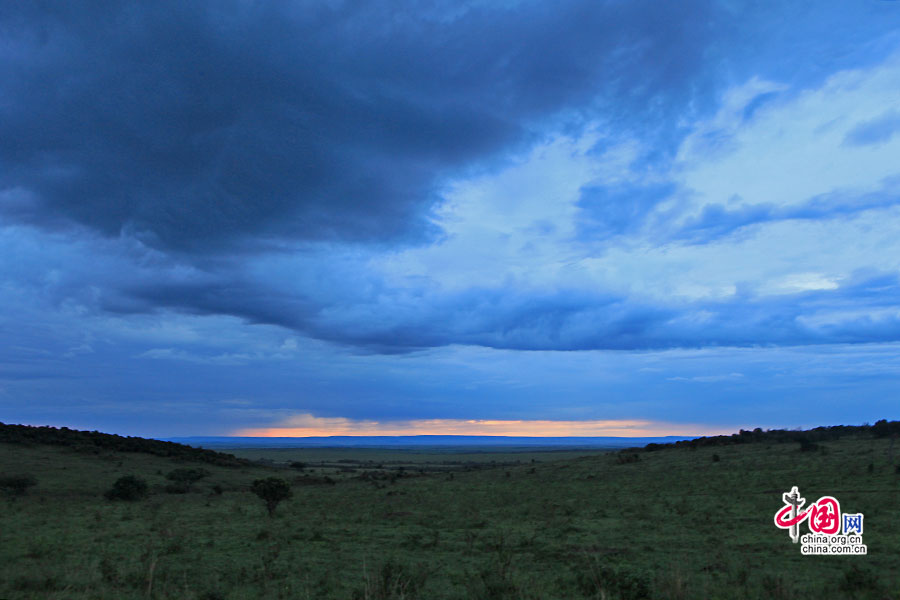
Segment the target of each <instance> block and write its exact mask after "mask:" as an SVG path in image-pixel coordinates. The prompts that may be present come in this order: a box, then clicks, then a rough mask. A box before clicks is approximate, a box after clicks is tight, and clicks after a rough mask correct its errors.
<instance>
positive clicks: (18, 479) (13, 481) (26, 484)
mask: <svg viewBox="0 0 900 600" xmlns="http://www.w3.org/2000/svg"><path fill="white" fill-rule="evenodd" d="M34 485H37V479H35V478H34V477H32V476H31V475H6V476H4V477H0V488H2V489H4V490H6V491H7V492H9V493H10V494H12V495H13V496H24V495H25V492H27V491H28V488H30V487H32V486H34Z"/></svg>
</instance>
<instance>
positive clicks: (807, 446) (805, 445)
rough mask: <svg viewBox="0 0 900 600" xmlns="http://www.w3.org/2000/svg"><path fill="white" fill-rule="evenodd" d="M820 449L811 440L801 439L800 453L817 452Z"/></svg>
mask: <svg viewBox="0 0 900 600" xmlns="http://www.w3.org/2000/svg"><path fill="white" fill-rule="evenodd" d="M818 449H819V445H818V444H816V443H815V442H812V441H810V440H809V438H801V439H800V452H815V451H817V450H818Z"/></svg>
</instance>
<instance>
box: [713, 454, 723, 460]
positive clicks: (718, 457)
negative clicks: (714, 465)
mask: <svg viewBox="0 0 900 600" xmlns="http://www.w3.org/2000/svg"><path fill="white" fill-rule="evenodd" d="M720 460H722V458H721V457H720V456H719V455H718V454H713V455H712V461H713V462H719V461H720Z"/></svg>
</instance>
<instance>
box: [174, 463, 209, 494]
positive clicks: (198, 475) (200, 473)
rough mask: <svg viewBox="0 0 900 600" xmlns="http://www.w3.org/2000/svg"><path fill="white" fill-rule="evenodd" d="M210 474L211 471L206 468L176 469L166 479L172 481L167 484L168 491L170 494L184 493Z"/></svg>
mask: <svg viewBox="0 0 900 600" xmlns="http://www.w3.org/2000/svg"><path fill="white" fill-rule="evenodd" d="M208 476H209V471H207V470H206V469H175V470H174V471H170V472H169V473H168V474H167V475H166V479H168V480H169V481H171V482H172V483H171V484H170V485H167V486H166V491H167V492H169V493H170V494H184V493H186V492H189V491H191V486H192V485H193V484H194V483H196V482H197V481H200V480H201V479H203V478H204V477H208Z"/></svg>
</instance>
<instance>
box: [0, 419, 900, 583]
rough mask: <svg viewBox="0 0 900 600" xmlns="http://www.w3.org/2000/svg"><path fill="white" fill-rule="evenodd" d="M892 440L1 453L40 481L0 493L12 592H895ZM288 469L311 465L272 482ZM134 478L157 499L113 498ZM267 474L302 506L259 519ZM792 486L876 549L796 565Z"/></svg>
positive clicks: (8, 466)
mask: <svg viewBox="0 0 900 600" xmlns="http://www.w3.org/2000/svg"><path fill="white" fill-rule="evenodd" d="M890 444H891V441H890V440H889V439H884V438H882V439H875V438H871V437H868V436H849V437H844V438H842V439H840V440H836V441H829V442H823V443H821V444H820V447H819V449H818V450H815V451H807V452H801V451H800V449H799V445H798V444H797V443H771V444H768V443H753V444H741V445H729V446H721V447H700V448H696V449H691V448H688V447H677V448H674V447H667V448H664V449H660V450H657V451H652V452H651V451H638V452H625V453H623V452H594V453H591V452H588V451H584V450H581V451H573V452H560V453H555V452H547V453H541V452H533V451H530V452H527V453H515V452H512V453H511V452H508V451H503V452H500V453H497V454H491V453H488V452H468V453H467V454H465V455H464V456H454V455H452V454H448V453H446V452H431V453H429V452H427V451H425V452H420V453H417V454H411V453H408V452H400V453H397V452H390V451H385V450H367V449H340V450H339V451H336V452H335V451H329V452H325V450H318V452H319V453H318V454H316V452H315V451H308V450H304V451H298V450H296V449H294V450H292V451H290V452H288V451H285V450H276V451H272V452H268V453H266V452H261V451H259V450H254V451H253V452H252V453H251V454H252V457H253V458H257V459H258V458H268V459H269V460H271V461H273V462H274V463H275V464H274V465H269V466H266V465H262V464H243V465H236V466H219V465H215V464H209V463H194V462H191V461H190V460H189V459H186V458H184V457H181V458H174V459H173V458H167V457H164V456H154V455H149V454H141V453H137V452H119V451H112V450H99V451H98V450H91V451H86V450H85V449H83V448H82V449H80V450H78V449H72V448H67V447H58V446H46V445H41V444H11V443H0V474H15V473H29V474H31V475H33V476H34V477H35V478H36V479H37V481H38V484H37V485H36V486H34V487H33V488H31V489H30V490H29V491H28V493H27V494H26V495H24V496H12V495H9V496H8V497H3V498H0V507H2V508H0V510H2V512H0V598H10V599H11V598H58V599H64V598H65V599H69V598H85V599H88V598H90V599H94V598H109V599H113V598H115V599H118V598H160V599H162V598H173V599H174V598H178V599H192V598H197V599H205V600H213V599H220V598H228V599H232V598H233V599H237V598H301V599H304V598H310V599H313V598H344V599H348V600H350V599H370V598H371V599H375V598H423V599H429V600H430V599H443V598H447V599H449V598H533V599H538V598H559V599H569V598H604V599H615V598H622V599H635V598H671V599H678V598H701V599H706V598H709V599H713V598H784V599H788V598H790V599H792V600H794V599H797V600H799V599H804V598H811V599H813V598H814V599H816V600H821V599H828V598H842V599H843V598H876V599H882V598H894V599H897V598H900V474H898V472H897V469H896V467H895V466H894V464H892V456H891V452H892V449H891V448H890ZM897 450H898V453H900V448H898V449H897ZM248 452H249V451H248ZM245 454H246V453H245ZM714 455H716V456H717V457H718V460H714ZM634 456H637V457H638V458H637V459H636V460H635V459H634V458H633V457H634ZM291 461H301V462H306V463H308V466H307V468H306V469H304V470H302V471H301V470H299V469H296V468H294V469H292V468H285V467H279V465H281V464H285V463H289V462H291ZM340 461H346V462H340ZM446 461H449V462H446ZM491 461H493V463H492V462H491ZM517 461H518V462H517ZM897 462H900V461H897ZM315 463H318V464H317V465H316V464H315ZM476 463H477V464H476ZM194 466H197V467H200V466H202V468H204V469H206V470H207V471H208V472H209V476H208V477H206V478H205V479H202V480H201V481H199V482H197V483H196V484H195V485H194V486H193V488H192V490H191V491H190V492H189V493H182V494H172V493H166V492H165V486H166V484H167V483H169V482H168V481H167V480H166V478H165V474H166V473H168V472H170V471H171V470H173V469H176V468H186V467H194ZM401 466H403V467H404V468H403V470H400V469H399V467H401ZM446 467H452V468H449V469H448V468H446ZM348 469H350V470H348ZM127 474H135V475H137V476H139V477H142V478H144V479H146V480H147V482H148V483H149V484H150V491H151V493H150V495H149V497H148V498H146V499H144V500H140V501H136V502H124V501H110V500H106V499H105V498H104V497H103V492H105V491H106V490H108V489H109V488H110V487H111V485H112V483H113V482H114V481H115V480H116V479H117V478H118V477H120V476H122V475H127ZM271 476H277V477H282V478H284V479H285V480H287V481H289V482H290V483H291V484H292V490H293V497H292V498H291V499H289V500H286V501H284V502H283V503H282V504H281V505H279V506H278V508H277V510H276V512H275V516H274V517H272V518H269V517H268V516H267V512H266V508H265V506H264V504H263V503H262V502H261V501H260V499H259V498H257V497H255V496H254V495H253V494H252V493H251V492H250V485H251V483H252V482H253V480H254V479H258V478H262V477H271ZM793 485H797V486H799V488H800V491H801V493H802V494H803V496H805V497H806V498H807V499H808V501H809V502H812V501H814V500H815V499H817V498H818V497H819V496H822V495H833V496H835V497H837V498H838V500H839V501H840V502H841V507H842V509H843V510H844V511H847V512H862V513H864V514H865V534H864V541H865V542H866V544H867V545H868V548H869V554H868V555H867V556H838V557H823V556H801V554H800V549H799V546H798V545H795V544H792V543H791V542H790V539H789V537H788V535H787V532H785V531H782V530H779V529H777V528H776V527H775V526H774V525H773V515H774V513H775V511H776V510H778V509H779V508H780V507H781V506H782V501H781V494H782V492H784V491H787V490H788V489H790V487H791V486H793ZM802 531H803V532H805V531H807V529H806V526H805V525H803V526H802Z"/></svg>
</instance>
